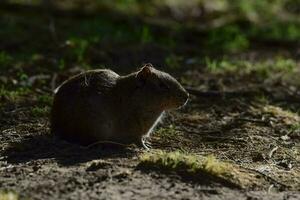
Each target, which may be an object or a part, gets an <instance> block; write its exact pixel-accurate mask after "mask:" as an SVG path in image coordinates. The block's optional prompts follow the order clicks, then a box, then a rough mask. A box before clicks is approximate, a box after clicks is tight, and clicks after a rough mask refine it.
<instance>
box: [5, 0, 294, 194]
mask: <svg viewBox="0 0 300 200" xmlns="http://www.w3.org/2000/svg"><path fill="white" fill-rule="evenodd" d="M15 6H16V5H14V6H13V9H12V6H11V4H7V5H5V6H3V7H0V9H1V12H2V14H3V15H2V16H1V17H0V25H1V27H3V28H2V30H0V38H1V40H2V41H1V43H0V49H1V51H0V84H1V86H0V141H1V143H0V200H2V199H3V200H6V199H10V198H9V197H11V199H18V198H19V199H121V198H123V199H247V200H248V199H249V200H250V199H272V200H275V199H289V200H293V199H295V200H296V199H300V192H299V190H300V164H299V163H300V116H299V106H300V92H299V85H300V82H299V80H298V76H299V74H300V71H299V63H300V62H299V58H300V57H299V56H300V53H299V52H300V47H299V43H298V42H297V41H299V38H300V28H297V25H299V24H294V23H291V24H290V25H288V26H287V27H288V28H286V27H285V28H284V29H283V30H282V29H281V28H280V27H281V25H280V23H279V24H276V26H275V27H276V28H274V27H273V26H270V27H269V28H268V27H267V28H266V29H261V28H257V27H256V26H253V25H251V23H250V22H249V21H247V20H245V21H246V22H245V21H243V20H238V21H237V22H235V23H233V24H232V23H231V22H230V23H229V25H227V24H225V25H224V26H223V25H222V26H220V27H214V28H211V29H209V28H208V27H210V26H211V25H210V24H209V23H208V22H210V21H211V20H209V19H208V18H210V17H211V16H210V15H209V14H208V16H206V15H205V16H204V18H205V21H206V22H207V24H204V25H205V27H206V28H205V29H203V27H202V28H201V27H199V26H195V24H194V23H188V24H185V25H180V24H181V23H180V20H179V21H178V19H177V20H175V21H172V19H168V18H167V17H164V18H163V19H164V20H161V21H159V20H157V18H158V17H161V16H165V15H167V14H168V15H169V13H168V12H170V10H168V9H166V10H164V9H162V8H161V9H162V10H161V11H160V13H159V14H157V16H156V15H154V14H151V12H150V10H151V9H150V8H147V12H146V14H145V16H143V17H141V16H140V13H139V12H138V11H140V12H142V11H143V9H142V8H143V7H140V8H139V9H141V10H142V11H141V10H138V9H137V8H132V9H133V11H134V12H133V11H132V12H133V14H132V13H131V15H128V13H126V12H123V10H122V6H120V8H119V7H118V8H114V9H112V8H111V7H109V6H108V7H105V9H103V8H102V10H101V11H102V14H95V13H94V12H92V13H85V12H84V13H83V12H82V11H78V10H77V9H75V11H74V10H72V12H71V11H65V10H61V9H58V10H56V9H54V11H53V13H54V14H53V13H52V12H49V13H47V12H46V13H45V14H42V15H38V14H37V13H36V11H38V10H39V9H40V8H39V7H36V6H31V5H30V6H25V7H24V6H16V7H15ZM106 6H107V5H106ZM152 6H153V5H152ZM151 8H152V7H151ZM14 9H18V11H19V12H18V13H15V10H14ZM120 10H121V11H120ZM171 11H172V10H171ZM148 12H149V13H150V14H149V13H148ZM174 12H175V11H174ZM177 12H178V11H176V13H177ZM149 16H151V17H150V18H149ZM213 16H214V15H213ZM177 17H178V16H177ZM183 17H184V16H183ZM186 18H187V19H188V20H190V21H191V22H194V21H193V20H195V19H190V18H189V16H186ZM158 19H160V18H158ZM250 21H251V20H250ZM212 24H215V21H214V22H213V23H212ZM196 25H197V24H196ZM204 25H203V26H204ZM245 26H246V27H248V28H245ZM278 27H279V28H278ZM277 29H278V30H277ZM287 30H293V31H287ZM272 31H274V33H273V32H272ZM285 31H287V32H285ZM291 32H292V33H291ZM283 36H284V37H283ZM147 62H151V63H153V65H154V66H155V67H157V68H159V69H161V70H164V71H167V72H169V73H171V74H172V75H173V76H175V77H176V78H177V79H178V80H179V81H180V82H181V83H182V84H183V85H184V87H186V88H187V90H188V91H189V93H190V94H191V99H190V101H189V102H188V104H187V105H186V106H185V107H183V108H181V109H179V110H173V111H169V112H166V113H165V115H164V117H163V119H162V121H161V122H160V123H159V125H158V127H156V129H155V130H154V132H153V133H152V137H151V142H152V148H151V149H150V150H149V151H147V150H145V149H141V148H138V147H136V146H134V145H133V146H132V145H131V146H127V147H123V146H118V145H104V144H99V145H95V146H92V147H90V148H86V147H80V146H77V145H73V144H69V143H66V142H64V141H62V140H59V139H56V138H53V137H52V135H51V134H50V128H49V127H50V124H49V112H50V110H51V104H52V91H53V89H54V88H56V87H57V86H58V85H59V84H60V83H61V82H62V81H63V80H65V79H67V78H68V77H70V76H72V75H74V74H77V73H79V72H81V71H84V70H87V69H91V68H104V67H105V68H111V69H113V70H114V71H116V72H117V73H119V74H126V73H130V72H132V71H134V70H136V69H137V68H139V67H141V66H142V64H143V63H147Z"/></svg>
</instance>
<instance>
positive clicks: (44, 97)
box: [38, 94, 52, 106]
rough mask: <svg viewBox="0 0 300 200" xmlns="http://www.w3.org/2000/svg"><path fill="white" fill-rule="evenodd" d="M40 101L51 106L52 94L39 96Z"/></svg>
mask: <svg viewBox="0 0 300 200" xmlns="http://www.w3.org/2000/svg"><path fill="white" fill-rule="evenodd" d="M38 103H40V104H43V105H47V106H50V105H51V104H52V96H50V95H47V94H45V95H41V96H39V97H38Z"/></svg>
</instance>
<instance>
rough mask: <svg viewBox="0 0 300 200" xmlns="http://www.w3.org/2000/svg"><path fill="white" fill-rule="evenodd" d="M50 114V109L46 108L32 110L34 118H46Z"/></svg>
mask: <svg viewBox="0 0 300 200" xmlns="http://www.w3.org/2000/svg"><path fill="white" fill-rule="evenodd" d="M49 113H50V107H49V106H44V107H37V106H36V107H33V108H32V109H31V115H32V116H34V117H46V116H48V115H49Z"/></svg>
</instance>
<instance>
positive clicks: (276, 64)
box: [205, 58, 297, 78]
mask: <svg viewBox="0 0 300 200" xmlns="http://www.w3.org/2000/svg"><path fill="white" fill-rule="evenodd" d="M205 61H206V67H207V70H208V71H209V72H211V73H215V74H223V73H239V74H252V73H254V74H256V75H258V76H259V77H261V78H266V77H269V76H271V75H272V74H274V73H291V72H293V71H294V70H296V67H297V63H296V62H295V61H294V60H292V59H284V58H277V59H274V60H265V61H259V62H250V61H246V60H234V61H231V60H228V59H223V60H220V61H218V60H212V59H209V58H206V60H205Z"/></svg>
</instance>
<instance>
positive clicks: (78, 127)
mask: <svg viewBox="0 0 300 200" xmlns="http://www.w3.org/2000/svg"><path fill="white" fill-rule="evenodd" d="M188 98H189V94H188V93H187V91H186V90H185V89H184V88H183V87H182V86H181V84H180V83H179V82H178V81H177V80H176V79H175V78H173V77H172V76H171V75H169V74H168V73H165V72H162V71H159V70H157V69H155V68H154V67H153V66H152V65H151V64H147V65H145V66H143V67H142V68H141V69H139V70H138V71H137V72H133V73H131V74H128V75H125V76H120V75H118V74H117V73H115V72H113V71H111V70H109V69H97V70H89V71H86V72H84V73H81V74H79V75H75V76H74V77H71V78H70V79H68V80H67V81H65V82H63V83H62V84H61V85H60V86H59V87H58V89H57V90H56V91H55V94H54V100H53V106H52V111H51V132H52V134H54V135H56V136H58V137H60V138H63V139H65V140H66V141H68V142H73V143H77V144H80V145H90V144H93V143H96V142H99V141H111V142H117V143H121V144H131V143H135V144H137V145H142V146H144V147H147V146H146V145H145V143H144V140H143V138H144V137H146V136H149V135H150V132H151V131H152V129H153V128H154V126H155V125H156V124H157V122H158V120H159V118H160V116H161V115H162V113H163V112H164V111H165V110H169V109H174V108H179V107H181V106H183V105H184V104H185V103H186V102H187V101H188Z"/></svg>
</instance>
